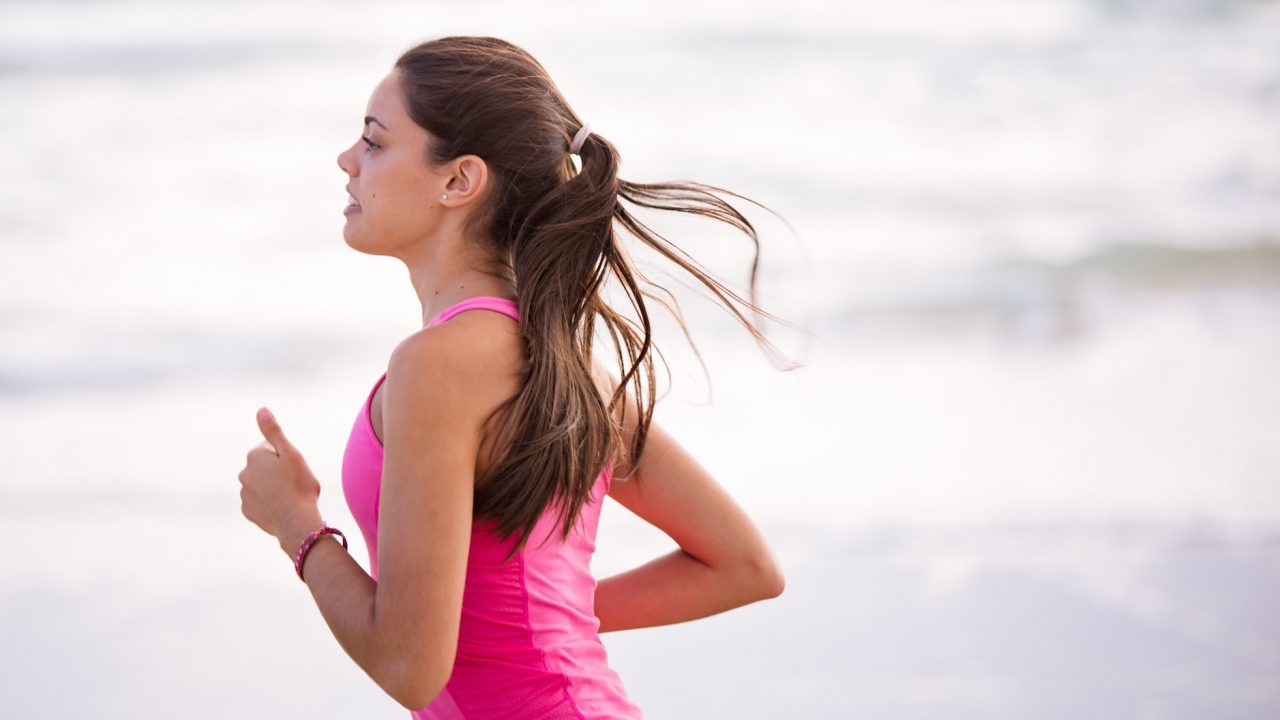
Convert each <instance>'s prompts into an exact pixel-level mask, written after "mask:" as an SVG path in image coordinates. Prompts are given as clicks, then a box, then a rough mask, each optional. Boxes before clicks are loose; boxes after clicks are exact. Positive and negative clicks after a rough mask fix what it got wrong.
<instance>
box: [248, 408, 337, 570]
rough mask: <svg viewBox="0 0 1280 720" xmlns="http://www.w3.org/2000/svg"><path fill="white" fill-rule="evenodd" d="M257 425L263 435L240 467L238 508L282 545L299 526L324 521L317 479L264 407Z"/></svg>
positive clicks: (319, 524) (309, 527)
mask: <svg viewBox="0 0 1280 720" xmlns="http://www.w3.org/2000/svg"><path fill="white" fill-rule="evenodd" d="M258 428H259V429H260V430H261V431H262V436H263V437H264V438H266V439H265V440H264V441H263V442H262V443H260V444H259V445H257V446H256V447H254V448H253V449H252V450H250V451H249V454H248V456H247V458H246V460H245V467H244V469H243V470H241V471H240V486H241V487H240V511H241V512H242V513H244V516H245V517H246V518H248V519H249V520H250V521H251V522H253V524H255V525H257V526H258V527H260V528H262V529H263V530H264V531H265V532H266V533H267V534H268V535H273V536H275V538H276V539H277V540H279V541H280V542H281V546H282V547H283V545H284V542H285V539H286V538H288V539H289V540H290V541H292V538H293V536H294V535H296V534H297V532H298V531H299V530H302V532H303V534H304V535H305V534H306V533H307V532H310V531H311V530H317V529H319V528H320V527H322V526H323V525H324V521H323V520H321V519H320V510H319V507H318V506H317V501H318V499H319V497H320V482H319V481H318V480H316V476H315V475H314V474H312V472H311V468H309V467H307V461H306V460H304V459H303V458H302V454H301V453H299V452H298V450H297V448H295V447H294V446H293V444H292V443H290V442H289V440H288V439H287V438H286V437H285V436H284V431H283V430H281V429H280V424H279V423H278V422H276V419H275V417H274V416H273V415H272V414H271V411H270V410H268V409H267V408H262V409H260V410H258ZM303 528H305V530H303ZM285 552H292V549H289V548H285Z"/></svg>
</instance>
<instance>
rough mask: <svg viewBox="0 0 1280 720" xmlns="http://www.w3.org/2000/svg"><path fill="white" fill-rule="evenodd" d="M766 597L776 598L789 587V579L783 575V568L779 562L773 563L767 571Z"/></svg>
mask: <svg viewBox="0 0 1280 720" xmlns="http://www.w3.org/2000/svg"><path fill="white" fill-rule="evenodd" d="M762 584H763V590H764V598H763V599H765V600H768V599H770V598H776V597H778V596H779V595H781V594H782V591H783V590H786V589H787V579H786V578H785V577H783V575H782V568H781V567H779V566H778V564H777V563H773V564H772V565H771V566H770V567H769V569H768V570H767V571H766V572H765V574H764V578H763V583H762Z"/></svg>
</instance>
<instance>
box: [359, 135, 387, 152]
mask: <svg viewBox="0 0 1280 720" xmlns="http://www.w3.org/2000/svg"><path fill="white" fill-rule="evenodd" d="M360 139H361V140H363V141H364V142H365V144H366V145H368V146H369V147H368V149H366V150H365V152H370V151H372V150H374V149H375V148H380V147H382V146H381V145H379V144H378V143H376V142H374V141H372V140H370V139H369V138H367V137H361V138H360Z"/></svg>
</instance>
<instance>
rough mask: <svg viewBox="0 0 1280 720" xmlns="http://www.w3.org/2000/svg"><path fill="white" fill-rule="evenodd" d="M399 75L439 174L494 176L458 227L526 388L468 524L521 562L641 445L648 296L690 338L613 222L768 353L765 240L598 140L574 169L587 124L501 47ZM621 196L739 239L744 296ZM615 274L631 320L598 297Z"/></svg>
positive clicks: (425, 62) (460, 51)
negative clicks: (508, 318)
mask: <svg viewBox="0 0 1280 720" xmlns="http://www.w3.org/2000/svg"><path fill="white" fill-rule="evenodd" d="M395 71H396V72H397V75H398V77H399V80H400V85H401V88H402V91H403V92H404V96H405V103H406V106H407V109H408V113H409V116H410V117H411V118H412V119H413V121H414V122H415V123H417V124H418V125H420V126H421V127H422V128H424V129H425V130H426V131H427V133H428V135H429V142H428V148H427V158H426V161H427V162H428V163H430V164H432V165H439V164H441V163H445V162H448V161H449V160H451V159H453V158H456V157H458V156H460V155H466V154H474V155H477V156H479V157H481V158H483V159H484V161H485V163H486V164H487V165H488V167H489V171H490V176H491V179H492V185H491V187H490V193H489V195H488V197H487V202H486V203H485V205H484V207H483V208H482V209H481V210H479V211H478V212H476V213H474V214H473V215H472V216H471V218H470V219H469V223H470V225H469V227H468V228H466V231H467V233H468V235H471V236H474V237H475V238H476V239H477V241H479V242H483V243H487V244H490V245H491V247H488V248H487V249H488V250H490V251H491V252H490V253H489V254H491V255H492V256H493V257H495V258H499V259H500V260H499V262H500V263H501V266H499V267H494V268H491V269H490V271H491V272H494V273H495V274H499V275H500V276H502V277H507V278H510V279H513V280H514V282H515V286H516V294H517V299H516V302H517V304H518V306H519V310H520V320H519V323H520V333H521V337H522V340H523V345H524V351H525V354H526V357H525V360H526V362H525V365H524V371H523V376H522V378H521V383H520V389H519V390H518V391H517V393H516V394H515V395H513V396H512V397H511V398H509V399H508V400H507V401H506V403H504V404H503V405H502V406H501V407H499V408H498V409H497V410H495V413H497V412H499V411H501V412H502V413H503V415H502V417H501V421H500V423H499V430H498V438H499V439H500V440H499V442H498V443H497V446H498V449H497V452H498V453H499V454H498V456H497V457H496V459H495V462H494V463H493V464H492V465H491V467H490V468H489V469H488V471H487V472H486V473H485V475H484V476H483V477H480V478H477V480H476V489H475V503H474V513H475V516H476V518H478V519H489V520H493V521H495V528H494V529H495V531H496V532H497V534H498V535H499V536H500V537H501V538H503V539H504V540H505V539H507V538H509V537H510V536H511V535H512V533H516V532H518V533H519V535H520V537H519V539H518V542H517V543H516V545H515V546H514V547H513V548H512V551H511V552H512V553H514V552H515V551H516V550H518V549H519V548H521V547H523V546H524V543H525V541H526V540H527V538H528V536H529V534H530V533H531V531H532V530H533V528H534V526H535V525H536V524H537V522H538V519H539V518H540V517H541V515H542V514H543V513H544V512H545V511H546V510H547V509H548V508H550V507H553V506H558V515H557V517H558V522H559V524H560V534H561V537H562V538H567V537H568V536H569V534H570V532H571V531H572V528H573V525H574V524H575V523H576V522H577V520H578V518H579V515H580V511H581V508H582V505H583V503H584V502H586V501H587V500H588V497H589V493H590V491H591V488H592V486H593V485H594V482H595V479H596V477H597V476H598V474H599V473H600V472H602V471H603V470H604V468H605V466H606V465H611V464H614V463H616V462H619V461H622V460H626V459H635V460H636V461H638V459H639V457H640V454H641V452H643V450H644V445H645V438H646V435H647V432H648V428H649V424H650V422H651V420H652V417H653V407H654V403H655V400H656V397H655V391H654V370H653V357H654V354H655V351H656V347H655V346H654V342H653V338H652V332H651V324H650V314H649V307H648V306H647V305H646V300H653V301H655V302H657V303H658V304H660V305H661V306H662V307H664V308H666V309H667V310H668V311H669V312H671V313H672V314H673V315H674V317H675V318H676V320H677V322H678V323H679V324H680V327H681V330H682V331H683V332H684V334H685V336H686V337H688V329H687V328H686V327H685V324H684V320H683V318H682V316H681V314H680V312H679V309H678V305H676V303H675V299H674V296H672V295H671V293H670V292H668V291H666V290H665V289H664V288H662V287H661V286H659V285H657V284H655V283H652V282H651V281H649V280H648V279H647V278H646V277H645V276H644V275H642V274H641V273H640V272H639V271H638V270H637V269H636V266H635V264H634V263H633V262H632V261H631V259H630V258H629V257H628V255H627V253H626V252H625V249H624V247H623V245H622V244H621V243H620V242H619V238H618V234H617V232H616V230H615V227H614V225H615V223H617V225H618V226H620V227H621V228H622V229H623V230H625V231H626V232H628V233H630V234H631V235H632V236H634V237H635V238H637V239H638V240H639V241H640V242H642V243H643V244H644V245H646V246H647V247H648V248H651V249H652V250H655V251H657V253H658V254H659V255H661V256H662V257H665V258H666V259H668V260H670V261H671V262H673V263H675V264H676V265H677V266H679V267H680V268H682V269H683V270H685V271H686V272H688V273H689V274H690V275H692V276H693V277H694V278H696V279H697V280H698V281H699V282H700V283H701V285H703V286H705V287H706V288H708V289H709V290H710V291H711V293H712V294H713V295H714V296H715V298H716V299H717V300H718V301H719V302H720V303H722V304H723V305H724V306H725V307H726V308H727V309H728V310H729V311H730V312H731V313H732V314H733V316H734V317H735V318H736V319H737V320H738V321H739V322H741V323H742V325H743V326H745V327H746V329H747V330H748V331H749V332H750V333H751V335H752V337H754V338H755V340H756V342H757V343H758V344H760V345H761V347H763V348H765V349H766V350H767V351H772V350H774V348H773V346H772V344H771V343H769V341H768V340H767V339H766V338H765V337H764V335H763V333H762V332H761V331H760V329H759V328H758V327H757V326H756V324H754V323H753V322H752V321H751V320H750V319H748V317H747V315H746V314H745V313H744V311H749V312H750V313H752V314H753V315H754V316H755V317H757V318H759V317H762V316H763V317H768V318H771V319H776V318H774V317H773V316H772V315H770V314H769V313H766V312H764V311H763V310H761V309H760V308H759V307H758V306H757V304H756V273H757V270H758V267H759V259H760V243H759V237H758V236H757V233H756V230H755V228H754V227H753V226H752V225H751V223H750V222H748V221H747V219H746V218H745V217H744V216H743V215H742V214H741V213H740V212H738V211H737V210H736V209H735V208H734V207H733V206H732V205H730V204H729V203H727V202H725V201H724V200H722V199H720V198H718V197H716V196H715V195H714V194H712V192H711V191H719V192H722V193H726V194H729V195H733V196H734V197H739V198H742V199H744V200H748V201H749V202H752V203H753V204H756V205H759V203H755V201H753V200H750V199H749V198H745V197H743V196H741V195H738V194H737V193H733V192H731V191H728V190H724V189H722V188H718V187H715V186H711V185H704V184H701V183H695V182H664V183H655V184H647V183H636V182H628V181H626V180H623V179H622V178H619V177H618V165H619V154H618V151H617V149H616V148H615V147H614V146H613V144H612V143H610V142H609V141H608V140H607V139H605V138H604V137H602V136H600V135H599V134H598V133H591V134H590V135H588V136H587V138H586V141H585V143H584V144H583V145H582V147H581V149H580V151H579V155H580V158H581V170H577V169H575V166H574V163H573V160H572V156H571V155H570V154H569V143H570V140H571V139H572V137H573V135H574V134H575V133H576V132H577V131H578V129H579V128H580V127H581V126H582V122H581V120H580V119H579V118H578V116H577V115H575V114H574V112H573V110H571V109H570V107H569V104H568V103H567V102H566V101H565V99H564V97H563V96H562V95H561V93H560V90H559V88H557V87H556V85H555V83H554V82H552V80H551V78H550V76H549V75H548V73H547V71H546V70H545V69H544V68H543V67H542V65H541V64H540V63H539V62H538V61H537V60H535V59H534V58H533V56H532V55H530V54H529V53H528V52H526V51H525V50H523V49H521V48H520V47H517V46H516V45H513V44H511V43H509V42H507V41H505V40H500V39H498V38H494V37H483V36H480V37H477V36H450V37H439V38H435V39H432V40H428V41H426V42H423V43H421V44H418V45H416V46H414V47H412V48H410V49H408V50H406V51H405V52H404V53H403V54H402V55H401V56H400V57H399V58H398V59H397V60H396V63H395ZM624 199H625V200H627V201H629V202H631V203H633V204H635V205H638V206H641V207H647V208H653V209H657V210H671V211H677V212H685V213H694V214H697V215H703V216H705V217H709V218H714V219H716V220H720V221H722V222H725V223H728V224H730V225H732V226H734V227H736V228H738V229H739V230H741V231H742V232H743V233H745V234H746V235H747V236H748V237H749V238H750V239H751V242H752V244H753V246H754V249H755V255H754V257H753V259H752V263H751V273H750V278H749V293H748V294H749V296H750V299H749V300H747V299H744V298H742V297H741V296H739V295H738V294H737V293H735V292H734V291H733V290H731V289H730V288H729V287H727V286H726V285H725V284H724V283H722V282H721V281H720V280H718V279H716V278H715V277H713V276H712V275H711V274H710V273H709V272H708V271H707V270H706V269H704V268H703V267H702V266H701V265H700V264H699V263H697V262H696V261H695V260H694V259H693V258H692V257H690V256H689V255H687V254H685V252H684V251H682V250H681V249H679V248H677V247H676V246H675V245H674V244H672V243H671V242H670V241H668V240H667V239H666V238H664V237H662V236H661V235H659V234H658V233H656V232H654V231H653V230H652V229H651V228H649V227H648V226H646V225H645V224H644V223H642V222H640V221H639V220H637V219H636V218H635V216H633V215H632V214H631V213H630V212H628V211H627V210H626V209H625V208H624V207H623V205H622V204H621V202H620V200H624ZM760 207H764V206H763V205H761V206H760ZM766 209H767V208H766ZM770 212H773V211H771V210H770ZM775 215H776V213H775ZM611 277H612V279H614V280H616V281H617V283H618V285H619V286H620V288H621V290H622V292H623V293H624V295H625V297H626V299H627V304H629V305H630V306H631V307H630V310H631V311H632V312H633V314H634V319H633V317H629V316H628V315H627V314H624V313H622V312H618V311H616V310H614V309H613V308H612V307H610V305H609V304H608V303H606V302H605V300H604V298H603V297H602V290H603V289H604V288H605V283H606V282H607V281H609V280H610V278H611ZM655 293H660V294H661V295H665V298H666V299H664V298H663V297H660V296H659V294H655ZM668 300H670V303H669V302H668ZM673 305H675V307H674V308H673V307H672V306H673ZM598 326H600V327H603V329H604V331H605V333H606V334H607V336H608V338H609V339H610V340H611V341H612V345H613V349H614V351H615V352H614V355H615V359H616V366H617V368H618V371H619V379H620V382H619V384H618V387H617V388H616V390H615V391H614V393H613V395H612V397H611V398H609V400H608V402H607V403H606V402H605V401H604V400H603V399H602V397H601V394H600V392H599V390H598V389H597V386H596V383H595V380H594V379H593V373H592V366H593V359H592V346H593V342H594V340H595V338H596V331H597V328H598ZM690 343H691V344H692V339H691V338H690ZM694 351H695V353H696V352H697V349H696V346H695V347H694ZM628 389H630V390H631V395H632V397H633V398H634V411H635V412H636V413H637V421H636V429H635V432H634V435H633V440H632V442H631V444H630V447H623V445H624V442H623V434H622V425H621V422H620V421H619V420H618V419H617V416H616V415H615V409H616V408H617V409H619V410H620V412H621V413H623V417H624V418H625V417H626V413H627V412H628V408H627V402H626V398H627V391H628ZM620 403H621V404H622V407H621V408H618V406H619V404H620ZM491 417H492V416H491ZM633 469H634V464H633ZM621 479H623V480H625V478H621ZM510 556H511V555H510V554H508V559H509V558H510Z"/></svg>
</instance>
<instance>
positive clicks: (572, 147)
mask: <svg viewBox="0 0 1280 720" xmlns="http://www.w3.org/2000/svg"><path fill="white" fill-rule="evenodd" d="M590 134H591V123H582V127H581V128H579V129H578V134H577V135H574V136H573V142H572V143H570V144H569V154H570V155H577V154H578V151H579V150H581V149H582V143H584V142H586V139H587V136H588V135H590Z"/></svg>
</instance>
